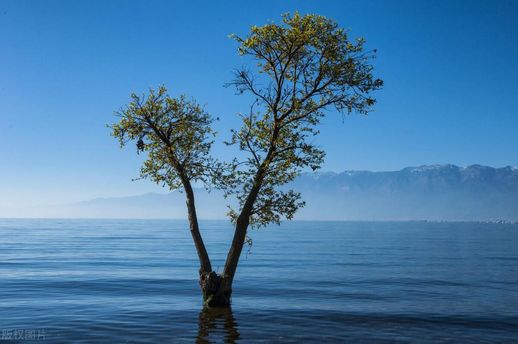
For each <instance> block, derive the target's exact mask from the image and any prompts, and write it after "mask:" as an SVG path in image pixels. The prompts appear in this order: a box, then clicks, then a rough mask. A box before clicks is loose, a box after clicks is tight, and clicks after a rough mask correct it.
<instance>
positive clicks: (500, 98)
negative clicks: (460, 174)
mask: <svg viewBox="0 0 518 344" xmlns="http://www.w3.org/2000/svg"><path fill="white" fill-rule="evenodd" d="M294 10H299V11H300V12H301V13H318V14H322V15H325V16H328V17H331V18H333V19H335V20H336V21H338V22H339V23H340V25H341V26H342V27H345V28H348V29H350V30H351V31H350V34H351V35H352V36H353V37H355V36H364V37H365V38H366V39H367V42H368V46H369V47H370V48H376V49H378V58H377V60H376V61H375V66H376V71H377V75H379V76H380V77H381V78H383V79H384V81H385V87H384V89H383V90H381V91H379V92H378V93H377V98H378V104H377V105H376V108H375V111H374V112H373V113H372V114H370V115H369V116H367V117H365V116H359V115H352V116H349V117H347V118H345V120H344V121H342V119H341V117H340V116H339V115H338V114H336V113H333V112H330V113H329V116H328V117H327V119H326V120H325V121H324V123H323V124H322V134H321V136H320V137H319V138H318V140H317V142H318V143H319V144H321V146H322V147H323V148H324V149H325V150H326V151H327V160H326V164H325V165H324V168H323V169H324V170H332V171H342V170H345V169H368V170H396V169H400V168H403V167H406V166H416V165H422V164H435V163H453V164H458V165H469V164H475V163H479V164H486V165H492V166H498V167H499V166H505V165H518V154H517V153H518V140H517V133H518V103H517V102H518V100H517V96H516V94H517V87H516V80H518V44H516V43H517V38H516V37H518V29H517V27H516V22H517V21H518V2H516V1H505V0H501V1H256V2H245V1H176V2H173V1H163V2H162V1H133V2H130V1H60V2H58V1H5V0H0V44H1V48H2V50H1V53H0V159H1V160H0V161H1V163H0V207H2V206H3V207H6V206H13V207H15V206H26V205H36V204H55V203H63V202H65V203H66V202H71V201H75V200H82V199H88V198H92V197H97V196H122V195H132V194H138V193H143V192H149V191H162V190H161V189H160V188H159V187H157V186H154V185H153V184H151V183H150V182H146V181H139V182H131V179H132V178H134V177H136V176H137V174H138V167H139V163H140V159H141V157H137V156H136V154H135V151H134V150H133V149H126V150H122V151H121V150H120V149H119V147H118V145H117V144H116V142H115V140H114V139H113V138H111V137H110V136H109V129H107V128H106V124H107V123H111V122H113V121H114V120H115V117H114V116H113V113H114V111H115V110H117V109H118V108H119V107H121V106H122V105H124V104H125V103H127V102H128V99H129V94H130V93H131V92H138V93H140V92H143V91H146V89H147V88H148V87H150V86H157V85H160V84H165V85H166V86H168V88H169V90H170V92H171V94H172V95H178V94H180V93H186V94H189V95H192V96H193V97H195V98H197V99H198V101H199V102H200V103H202V104H206V108H207V110H208V111H209V112H211V113H212V114H214V115H216V116H219V117H220V118H221V121H220V122H219V123H218V130H219V132H220V133H221V137H220V138H221V139H223V138H225V137H226V136H227V134H228V128H230V127H235V126H237V124H238V123H237V117H236V114H237V113H238V112H240V111H246V109H247V102H246V99H245V98H243V97H239V96H235V95H234V92H233V91H232V90H231V89H228V88H224V87H223V84H224V83H225V82H227V81H229V80H230V79H231V78H232V70H233V68H236V67H239V66H241V65H242V64H243V63H244V62H245V61H244V60H242V59H241V58H240V57H238V55H237V53H236V44H235V43H234V42H233V41H231V40H230V39H228V38H227V36H228V34H230V33H237V34H241V35H244V34H246V32H247V31H248V29H249V27H250V26H252V25H261V24H264V23H265V22H266V21H267V20H274V21H278V20H279V17H280V14H281V13H283V12H293V11H294ZM215 154H216V155H217V156H219V157H222V158H228V157H229V156H231V155H232V153H231V152H228V151H226V150H225V147H223V146H222V145H216V147H215Z"/></svg>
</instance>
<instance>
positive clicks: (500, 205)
mask: <svg viewBox="0 0 518 344" xmlns="http://www.w3.org/2000/svg"><path fill="white" fill-rule="evenodd" d="M286 188H293V189H294V190H296V191H299V192H301V193H302V196H303V199H304V200H305V201H306V207H304V208H303V209H301V210H300V211H299V212H298V213H297V214H296V216H295V219H299V220H380V221H381V220H438V221H497V220H506V221H518V168H516V167H511V166H507V167H502V168H493V167H489V166H482V165H471V166H467V167H459V166H456V165H451V164H448V165H424V166H418V167H407V168H404V169H402V170H399V171H388V172H372V171H344V172H341V173H335V172H317V173H304V174H302V175H301V176H299V177H298V178H297V179H296V180H295V181H294V182H292V183H291V184H290V185H288V186H286ZM195 193H196V204H197V209H198V212H199V214H198V215H199V217H200V218H202V219H203V218H205V219H224V218H226V213H227V211H228V209H227V204H228V200H225V199H224V198H223V195H222V193H221V192H220V191H217V190H215V191H213V192H211V193H208V192H206V191H205V190H203V189H196V190H195ZM46 211H47V213H46V214H50V215H49V216H50V217H82V218H178V219H185V218H186V210H185V199H184V195H183V194H182V193H180V192H178V191H175V192H171V193H167V194H157V193H148V194H143V195H137V196H131V197H114V198H97V199H93V200H89V201H84V202H79V203H74V204H70V205H67V206H65V207H59V208H55V209H52V210H49V209H47V210H46ZM49 211H50V213H49ZM0 215H1V213H0ZM32 216H38V214H37V213H36V214H35V215H32ZM44 217H47V215H45V216H44Z"/></svg>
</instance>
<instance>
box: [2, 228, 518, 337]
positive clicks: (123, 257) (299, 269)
mask: <svg viewBox="0 0 518 344" xmlns="http://www.w3.org/2000/svg"><path fill="white" fill-rule="evenodd" d="M202 230H203V235H204V237H205V241H206V244H207V246H208V250H209V254H210V255H211V256H213V259H214V261H213V266H214V268H218V269H219V270H221V269H222V266H223V264H224V258H225V254H226V251H227V249H228V245H229V242H230V239H231V236H232V228H231V226H229V224H228V223H226V222H223V221H206V222H203V223H202ZM252 237H253V239H254V246H253V248H252V250H251V252H250V253H248V254H247V252H246V250H245V252H244V253H243V256H242V261H241V263H240V267H239V269H238V275H237V277H236V281H235V285H234V294H233V307H232V310H231V311H230V310H227V311H222V310H215V311H207V310H203V309H202V305H201V297H200V295H199V290H198V285H197V260H196V253H195V251H194V248H193V245H192V243H191V238H190V236H189V232H188V230H187V224H186V223H185V222H183V221H167V220H164V221H160V220H152V221H149V220H137V221H135V220H0V330H1V331H2V332H1V333H0V336H2V339H3V340H4V341H2V340H0V342H2V343H3V342H6V343H7V342H13V343H14V342H17V343H31V342H34V343H40V342H46V343H213V342H214V343H222V342H229V343H233V342H237V343H276V342H277V343H311V342H323V343H327V342H330V343H333V342H335V343H343V342H350V343H414V342H419V343H518V225H507V224H503V225H498V224H476V223H420V222H406V223H397V222H390V223H379V222H378V223H368V222H293V223H286V224H283V225H282V226H281V227H277V226H274V227H271V228H267V229H266V230H259V231H254V232H252Z"/></svg>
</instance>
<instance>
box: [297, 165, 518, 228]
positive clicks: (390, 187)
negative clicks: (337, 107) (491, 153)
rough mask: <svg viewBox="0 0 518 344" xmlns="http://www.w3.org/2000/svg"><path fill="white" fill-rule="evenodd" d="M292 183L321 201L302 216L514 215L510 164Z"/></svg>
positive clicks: (307, 177) (517, 173) (516, 201)
mask: <svg viewBox="0 0 518 344" xmlns="http://www.w3.org/2000/svg"><path fill="white" fill-rule="evenodd" d="M293 187H294V188H295V189H297V190H299V191H301V192H302V193H303V194H304V195H305V198H306V199H308V197H309V199H310V200H311V203H313V204H314V205H317V204H318V205H319V206H318V207H311V206H309V207H308V208H306V209H304V210H303V216H304V217H317V216H319V217H324V218H327V219H350V220H364V219H369V220H416V219H426V220H455V221H464V220H466V221H473V220H476V221H478V220H481V221H486V220H500V219H502V220H510V221H516V220H518V168H516V167H511V166H507V167H502V168H493V167H488V166H482V165H471V166H467V167H459V166H456V165H451V164H449V165H425V166H419V167H407V168H404V169H402V170H400V171H390V172H370V171H345V172H342V173H315V174H304V175H302V176H301V177H300V178H298V179H297V180H296V181H295V182H294V184H293ZM338 214H340V215H338Z"/></svg>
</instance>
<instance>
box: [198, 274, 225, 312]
mask: <svg viewBox="0 0 518 344" xmlns="http://www.w3.org/2000/svg"><path fill="white" fill-rule="evenodd" d="M223 279H224V277H223V276H221V275H219V274H218V273H216V272H215V271H211V272H209V273H200V287H201V292H202V294H203V303H204V305H205V306H208V307H229V306H230V301H231V294H232V290H225V288H224V287H223V285H224V283H223Z"/></svg>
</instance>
